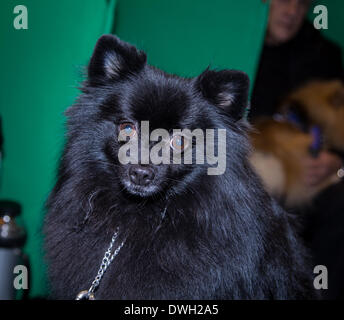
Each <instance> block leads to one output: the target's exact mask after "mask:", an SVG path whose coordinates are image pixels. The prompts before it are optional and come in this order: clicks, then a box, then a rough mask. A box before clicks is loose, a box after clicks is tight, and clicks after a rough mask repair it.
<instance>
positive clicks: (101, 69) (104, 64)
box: [88, 35, 147, 85]
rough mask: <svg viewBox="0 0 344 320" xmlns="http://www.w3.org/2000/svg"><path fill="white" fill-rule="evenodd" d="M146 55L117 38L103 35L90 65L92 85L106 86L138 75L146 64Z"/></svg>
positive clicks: (89, 79) (89, 78)
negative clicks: (129, 76)
mask: <svg viewBox="0 0 344 320" xmlns="http://www.w3.org/2000/svg"><path fill="white" fill-rule="evenodd" d="M146 60H147V57H146V54H145V53H144V52H143V51H140V50H137V49H136V48H135V47H134V46H132V45H130V44H129V43H126V42H124V41H122V40H120V39H119V38H117V37H116V36H113V35H103V36H101V37H100V38H99V40H98V41H97V44H96V46H95V49H94V51H93V55H92V57H91V60H90V63H89V65H88V81H89V82H90V84H93V85H97V84H100V85H101V84H106V83H108V82H109V81H116V80H118V79H121V78H124V77H126V76H128V75H130V74H135V73H138V72H139V71H140V70H141V69H142V68H143V67H144V65H145V64H146Z"/></svg>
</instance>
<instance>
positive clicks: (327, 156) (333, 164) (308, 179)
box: [302, 151, 343, 186]
mask: <svg viewBox="0 0 344 320" xmlns="http://www.w3.org/2000/svg"><path fill="white" fill-rule="evenodd" d="M342 165H343V163H342V160H341V158H340V157H339V156H337V155H336V154H334V153H331V152H329V151H321V152H320V153H319V155H318V157H317V158H312V157H311V156H309V157H307V158H306V159H304V160H303V161H302V166H303V182H304V183H305V185H307V186H314V185H317V184H319V183H321V182H323V181H324V180H325V179H326V178H328V177H330V176H331V175H333V174H335V173H336V172H337V171H338V170H339V169H340V168H341V166H342Z"/></svg>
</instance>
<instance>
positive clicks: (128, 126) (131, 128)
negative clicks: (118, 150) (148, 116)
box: [119, 122, 136, 137]
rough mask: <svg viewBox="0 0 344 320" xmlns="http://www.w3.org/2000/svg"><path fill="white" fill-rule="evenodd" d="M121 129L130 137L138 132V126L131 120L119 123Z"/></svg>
mask: <svg viewBox="0 0 344 320" xmlns="http://www.w3.org/2000/svg"><path fill="white" fill-rule="evenodd" d="M119 130H120V131H121V132H123V133H124V134H125V135H126V136H128V137H132V136H134V135H135V134H136V127H135V125H134V124H132V123H130V122H124V123H121V124H120V125H119Z"/></svg>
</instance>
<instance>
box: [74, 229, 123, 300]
mask: <svg viewBox="0 0 344 320" xmlns="http://www.w3.org/2000/svg"><path fill="white" fill-rule="evenodd" d="M117 236H118V229H117V230H116V232H115V233H114V235H113V236H112V239H111V242H110V245H109V248H108V249H107V250H106V252H105V254H104V257H103V260H102V263H101V264H100V267H99V270H98V273H97V276H96V277H95V278H94V280H93V282H92V284H91V287H90V288H89V289H88V290H83V291H81V292H79V293H78V295H77V296H76V298H75V300H95V296H94V292H95V291H96V289H97V288H98V286H99V284H100V281H101V279H102V278H103V276H104V273H105V271H106V269H107V268H108V267H109V265H110V264H111V262H112V260H113V259H114V258H115V257H116V256H117V255H118V253H119V251H120V250H121V248H122V247H123V244H124V241H123V242H122V243H121V244H120V245H119V246H118V247H117V248H116V250H115V251H114V252H113V253H111V251H112V247H113V245H114V243H115V241H116V239H117Z"/></svg>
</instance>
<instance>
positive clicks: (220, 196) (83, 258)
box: [44, 36, 312, 299]
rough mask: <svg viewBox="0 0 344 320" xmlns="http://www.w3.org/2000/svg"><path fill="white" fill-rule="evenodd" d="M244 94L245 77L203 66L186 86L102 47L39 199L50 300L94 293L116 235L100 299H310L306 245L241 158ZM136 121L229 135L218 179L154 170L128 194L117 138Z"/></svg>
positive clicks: (117, 46)
mask: <svg viewBox="0 0 344 320" xmlns="http://www.w3.org/2000/svg"><path fill="white" fill-rule="evenodd" d="M247 95H248V78H247V76H246V75H245V74H244V73H242V72H238V71H233V70H223V71H210V70H209V69H207V70H206V71H205V72H203V73H202V74H201V75H200V76H199V77H196V78H193V79H184V78H180V77H177V76H172V75H169V74H165V73H164V72H162V71H160V70H158V69H156V68H153V67H151V66H149V65H148V64H147V63H146V55H145V54H144V53H143V52H141V51H138V50H137V49H136V48H135V47H133V46H131V45H129V44H127V43H125V42H122V41H121V40H119V39H118V38H116V37H114V36H103V37H101V38H100V39H99V41H98V43H97V45H96V48H95V51H94V54H93V56H92V58H91V60H90V64H89V67H88V78H87V80H86V81H85V83H84V85H83V87H82V94H81V96H80V97H79V99H78V101H77V102H76V104H74V105H73V106H72V107H71V108H69V109H68V110H67V112H66V115H67V117H68V136H67V143H66V147H65V150H64V153H63V156H62V160H61V164H60V167H59V172H58V180H57V183H56V185H55V187H54V189H53V191H52V193H51V195H50V197H49V200H48V202H47V208H48V211H49V212H48V214H47V217H46V221H45V226H44V233H45V250H46V257H47V262H48V271H49V276H50V280H51V289H52V296H53V297H55V298H66V299H74V298H75V296H76V294H77V293H78V292H79V291H81V290H85V289H88V288H89V287H90V284H91V282H92V281H93V279H94V277H95V276H96V274H97V270H98V268H99V265H100V262H101V260H102V257H103V255H104V253H105V251H106V249H107V248H108V245H109V243H110V240H111V237H112V234H113V232H114V231H115V229H116V228H117V227H118V228H119V239H118V241H117V242H116V244H115V247H116V246H117V245H118V244H119V243H120V241H121V240H123V239H126V241H125V244H124V246H123V248H122V249H121V251H120V252H119V254H118V256H117V257H116V258H115V259H114V261H113V262H112V264H111V265H110V267H109V269H108V270H107V272H106V273H105V276H104V278H103V279H102V281H101V283H100V286H99V288H98V290H97V291H96V297H97V298H99V299H297V298H310V297H312V290H311V282H310V275H311V274H312V271H311V269H309V268H308V265H307V262H306V258H305V257H306V254H305V252H304V249H303V247H302V245H300V243H299V241H298V239H297V237H296V235H295V232H294V231H293V228H292V227H291V225H290V224H289V223H288V221H287V215H286V213H285V212H284V211H283V210H282V209H281V208H280V207H279V206H278V205H277V204H276V203H275V202H274V201H273V200H272V199H271V198H270V197H269V196H268V195H267V193H266V192H265V191H264V190H263V188H262V185H261V183H260V181H259V180H258V178H257V177H256V175H255V174H254V173H253V171H252V169H251V167H250V166H249V164H248V161H247V155H248V152H249V145H248V142H247V138H246V131H247V125H246V124H245V121H244V120H241V118H242V115H243V112H244V108H245V106H246V103H247ZM226 97H227V98H228V97H229V98H228V99H227V98H226ZM226 99H227V100H226ZM141 120H148V121H149V124H150V129H151V130H153V129H154V128H165V129H168V130H170V129H174V128H189V129H194V128H201V129H206V128H224V129H226V130H227V169H226V172H225V173H224V174H222V175H218V176H209V175H207V171H206V169H207V167H208V165H207V164H204V165H186V164H185V165H173V164H171V165H167V164H164V165H156V166H153V165H150V166H149V167H151V169H152V170H154V172H155V178H154V181H153V182H152V183H153V184H154V186H155V189H154V190H155V192H153V193H152V194H146V193H145V192H144V191H142V190H141V191H142V192H135V190H136V189H135V190H134V189H131V188H130V186H128V184H125V183H124V181H126V179H128V168H129V167H130V165H121V164H120V163H119V161H118V157H117V152H118V148H119V146H120V145H119V142H118V139H117V137H118V126H119V124H120V122H121V121H126V122H128V121H129V122H131V123H135V124H136V125H139V123H140V121H141ZM136 191H137V190H136Z"/></svg>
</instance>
